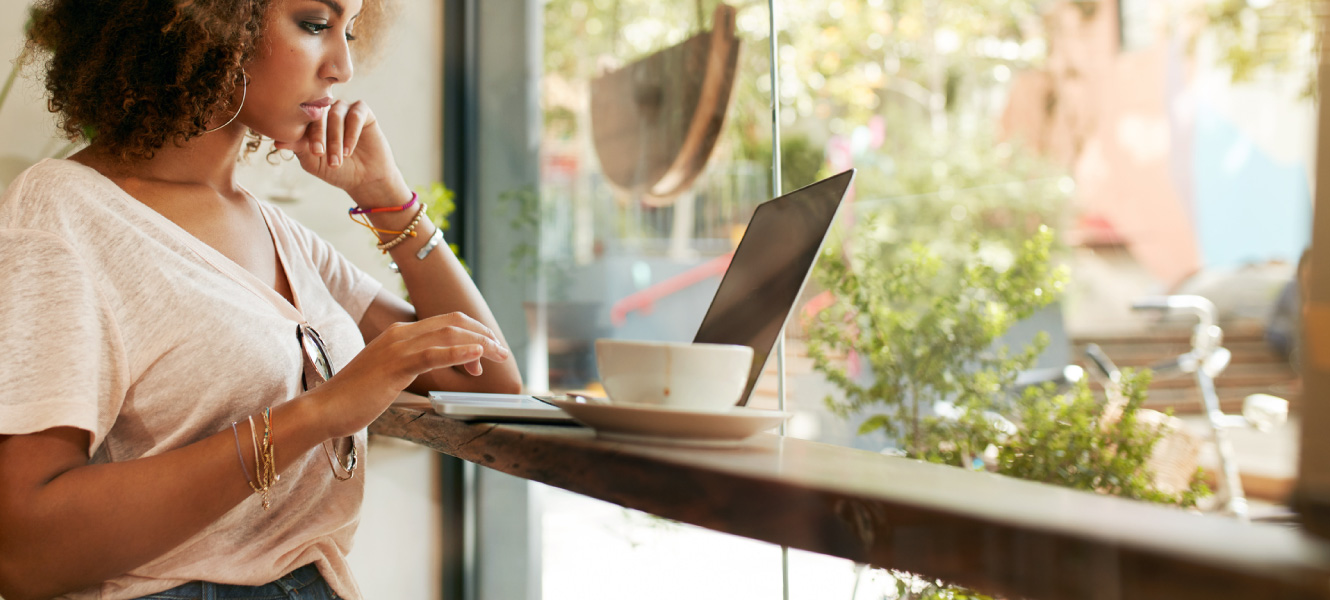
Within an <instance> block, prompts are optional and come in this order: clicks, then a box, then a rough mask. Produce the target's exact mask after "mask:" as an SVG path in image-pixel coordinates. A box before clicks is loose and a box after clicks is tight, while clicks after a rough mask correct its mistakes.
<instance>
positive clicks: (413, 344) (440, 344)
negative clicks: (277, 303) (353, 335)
mask: <svg viewBox="0 0 1330 600" xmlns="http://www.w3.org/2000/svg"><path fill="white" fill-rule="evenodd" d="M509 356H511V353H510V351H509V350H508V349H507V348H505V347H504V346H503V344H502V343H501V342H500V341H499V337H498V336H497V335H496V334H495V333H494V332H493V331H492V330H490V328H488V327H486V326H485V325H483V324H481V323H480V322H478V321H476V320H475V319H472V318H471V317H468V316H466V315H465V314H462V313H460V312H454V313H448V314H444V315H438V316H435V317H430V318H427V319H422V320H420V321H417V322H414V323H397V324H395V325H392V326H389V327H388V328H387V329H385V330H384V331H383V333H381V334H380V335H379V336H377V337H375V338H374V339H373V340H372V341H370V343H369V344H368V345H366V346H365V349H364V350H361V351H360V354H359V355H357V356H356V357H355V358H354V359H352V360H351V362H350V363H348V364H347V365H346V367H345V368H343V369H342V370H341V371H339V372H338V373H337V374H336V375H333V377H332V379H329V380H328V382H327V383H324V384H323V385H320V386H319V387H317V388H315V389H314V390H313V391H311V392H310V393H309V394H306V397H309V396H318V399H317V402H316V403H315V404H316V405H317V406H318V407H319V410H320V412H321V413H322V414H323V415H324V422H325V423H326V425H327V434H328V435H327V437H328V438H337V437H344V436H348V435H351V434H352V433H354V432H356V431H359V430H361V429H363V428H364V427H366V426H367V425H369V423H370V422H371V421H373V420H374V419H376V418H378V416H379V415H380V414H382V413H383V411H384V410H386V409H387V408H388V405H390V404H392V401H393V400H395V399H396V398H397V396H398V394H400V393H401V392H402V390H404V389H406V387H407V386H408V385H410V384H411V382H412V381H414V380H415V379H416V377H417V376H419V375H420V374H422V373H427V372H429V371H433V370H436V369H443V368H447V367H461V368H464V369H465V370H466V371H467V372H468V373H470V374H471V375H473V376H474V375H480V374H481V371H482V367H481V364H480V361H481V359H486V360H492V361H496V362H499V361H505V360H508V358H509Z"/></svg>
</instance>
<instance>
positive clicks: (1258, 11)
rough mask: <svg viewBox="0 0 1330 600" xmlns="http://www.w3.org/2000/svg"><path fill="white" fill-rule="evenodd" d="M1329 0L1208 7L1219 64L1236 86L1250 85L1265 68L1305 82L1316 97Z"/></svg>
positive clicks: (1225, 1) (1240, 0)
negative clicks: (1322, 25) (1321, 21)
mask: <svg viewBox="0 0 1330 600" xmlns="http://www.w3.org/2000/svg"><path fill="white" fill-rule="evenodd" d="M1328 7H1330V5H1328V4H1327V3H1326V1H1325V0H1260V1H1258V0H1218V1H1216V2H1207V3H1206V4H1205V16H1206V17H1207V20H1208V23H1209V26H1208V27H1207V28H1206V31H1208V32H1211V33H1212V34H1213V35H1214V37H1215V41H1216V42H1217V43H1218V45H1219V53H1220V56H1219V59H1220V60H1221V61H1222V62H1223V63H1224V64H1225V65H1227V66H1228V67H1229V69H1231V70H1232V78H1233V81H1234V82H1235V83H1237V82H1244V81H1251V80H1253V79H1254V78H1255V77H1256V76H1257V74H1258V73H1260V72H1261V71H1262V70H1263V69H1270V70H1273V71H1275V72H1291V73H1295V74H1298V75H1300V76H1301V77H1303V78H1304V81H1305V83H1304V87H1303V94H1304V95H1305V96H1306V97H1309V98H1315V97H1316V81H1317V73H1316V65H1317V60H1316V59H1317V57H1318V56H1319V55H1320V51H1321V47H1320V45H1321V31H1320V29H1321V28H1320V24H1319V22H1318V20H1319V19H1320V18H1321V17H1320V16H1319V15H1324V14H1325V13H1326V10H1327V8H1328Z"/></svg>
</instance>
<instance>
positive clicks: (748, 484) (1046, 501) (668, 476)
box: [370, 407, 1330, 600]
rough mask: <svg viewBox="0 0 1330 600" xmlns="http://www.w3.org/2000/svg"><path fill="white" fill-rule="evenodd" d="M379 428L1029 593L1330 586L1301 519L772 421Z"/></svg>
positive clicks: (749, 533) (424, 420) (644, 503)
mask: <svg viewBox="0 0 1330 600" xmlns="http://www.w3.org/2000/svg"><path fill="white" fill-rule="evenodd" d="M370 431H371V432H372V433H376V434H380V435H388V436H393V437H398V438H402V439H406V440H409V441H412V442H415V443H418V444H421V445H423V446H426V447H429V448H432V449H434V450H436V451H439V452H442V453H445V454H449V455H452V456H456V457H458V458H461V459H463V460H467V461H470V462H474V463H476V464H479V465H482V466H485V467H489V468H492V469H495V470H498V471H502V472H504V473H508V474H511V475H515V476H518V477H522V478H526V479H529V480H532V481H538V482H541V483H544V484H547V485H552V486H555V487H559V488H563V489H566V490H569V491H573V492H576V493H579V494H583V495H586V496H590V497H593V498H598V499H601V500H605V501H608V502H612V503H615V504H619V505H621V506H625V507H628V508H633V509H637V510H641V511H645V512H648V513H652V514H655V515H659V516H662V517H665V518H669V519H674V520H678V521H682V522H685V523H691V524H693V525H699V526H702V527H706V528H709V529H714V530H717V531H722V532H726V533H731V534H736V535H742V536H745V537H749V538H754V539H758V540H763V541H767V542H771V543H774V544H784V545H788V546H790V547H793V548H799V549H803V550H809V551H813V552H820V553H824V554H830V555H834V556H840V557H843V558H848V559H851V560H854V561H858V562H864V563H870V564H873V565H875V566H879V567H887V568H893V569H902V570H908V571H913V572H916V573H921V574H924V575H928V576H932V577H937V578H940V579H945V580H948V581H952V582H955V583H959V584H963V585H968V586H970V587H973V588H975V589H977V590H979V591H981V592H984V593H989V594H1001V595H1012V596H1023V597H1030V598H1041V599H1054V598H1094V599H1100V598H1105V599H1117V598H1132V599H1136V598H1168V599H1170V600H1175V599H1182V598H1207V599H1208V598H1330V543H1327V542H1326V541H1323V540H1320V539H1318V538H1315V537H1312V536H1310V535H1308V534H1306V533H1303V532H1302V531H1301V530H1299V529H1297V528H1296V527H1294V526H1286V525H1270V524H1247V523H1241V522H1238V521H1235V520H1231V519H1228V518H1225V517H1219V516H1213V515H1197V514H1192V513H1189V512H1185V511H1182V510H1179V509H1174V508H1169V507H1161V506H1155V505H1149V504H1146V503H1142V502H1135V501H1129V500H1123V499H1119V498H1112V497H1105V496H1099V495H1095V494H1090V493H1084V492H1076V491H1072V490H1067V489H1064V488H1059V487H1054V486H1049V485H1043V484H1038V483H1033V482H1028V481H1021V480H1017V479H1012V478H1009V477H1003V476H999V475H994V474H990V473H981V472H971V471H965V470H962V469H957V468H953V467H946V466H940V465H933V464H927V463H923V462H920V461H915V460H909V459H903V458H893V457H887V456H883V455H880V454H876V453H872V452H865V451H862V450H855V449H851V448H843V447H839V446H832V445H827V444H820V443H816V442H809V441H806V440H799V439H794V438H781V437H778V436H775V435H772V434H759V435H757V436H755V437H753V438H751V439H749V440H748V441H747V442H745V443H744V444H743V445H741V446H739V447H736V448H724V449H703V448H689V447H676V446H663V445H647V444H634V443H625V442H613V441H607V440H602V439H597V438H596V436H595V433H594V432H593V431H591V430H590V429H586V428H582V427H575V426H560V425H519V424H494V423H477V424H468V423H465V422H461V421H457V420H454V419H449V418H444V417H440V416H438V415H435V414H433V413H432V412H426V411H422V410H419V409H416V408H407V407H394V408H391V409H389V410H388V412H386V413H384V415H383V416H382V417H380V418H379V419H378V420H377V421H376V422H375V423H374V424H373V425H372V426H371V427H370Z"/></svg>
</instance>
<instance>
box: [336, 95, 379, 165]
mask: <svg viewBox="0 0 1330 600" xmlns="http://www.w3.org/2000/svg"><path fill="white" fill-rule="evenodd" d="M372 123H374V114H373V113H371V112H370V110H369V105H368V104H365V103H364V102H361V101H356V103H355V104H352V105H351V109H350V110H349V111H347V113H346V120H345V121H344V124H343V126H342V129H343V133H342V156H343V157H347V156H351V153H352V152H354V151H355V149H356V144H358V143H360V133H361V132H362V131H364V130H365V128H366V127H368V126H369V125H370V124H372Z"/></svg>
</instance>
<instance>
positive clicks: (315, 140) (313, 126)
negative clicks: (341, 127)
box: [301, 105, 335, 157]
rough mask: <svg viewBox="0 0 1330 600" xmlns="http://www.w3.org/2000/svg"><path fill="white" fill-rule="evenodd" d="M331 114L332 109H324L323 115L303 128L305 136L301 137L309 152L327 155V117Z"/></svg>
mask: <svg viewBox="0 0 1330 600" xmlns="http://www.w3.org/2000/svg"><path fill="white" fill-rule="evenodd" d="M334 106H335V105H334ZM330 114H332V109H331V108H329V109H328V110H327V111H324V113H323V117H322V118H320V119H319V120H317V121H314V122H313V123H310V124H309V127H306V128H305V136H304V137H303V138H301V140H302V141H304V142H305V143H306V149H307V151H308V153H309V154H313V155H314V156H318V157H323V156H325V155H327V151H328V150H327V149H328V146H327V143H328V119H329V115H330Z"/></svg>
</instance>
